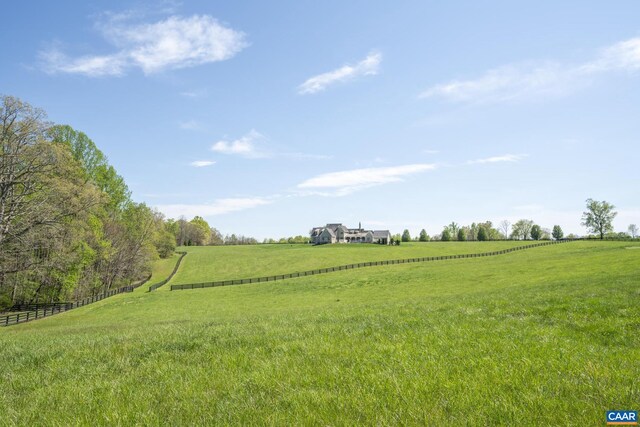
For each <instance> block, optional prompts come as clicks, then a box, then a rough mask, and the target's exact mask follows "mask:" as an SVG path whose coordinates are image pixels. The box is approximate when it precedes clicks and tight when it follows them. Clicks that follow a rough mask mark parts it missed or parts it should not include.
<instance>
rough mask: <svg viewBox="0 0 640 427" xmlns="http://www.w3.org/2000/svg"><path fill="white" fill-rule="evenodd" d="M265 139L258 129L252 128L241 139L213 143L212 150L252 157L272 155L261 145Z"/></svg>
mask: <svg viewBox="0 0 640 427" xmlns="http://www.w3.org/2000/svg"><path fill="white" fill-rule="evenodd" d="M264 140H265V137H264V135H262V134H261V133H260V132H258V131H256V130H251V131H250V132H249V133H248V134H246V135H244V136H243V137H241V138H239V139H236V140H233V141H226V140H221V141H218V142H216V143H215V144H213V146H212V147H211V150H212V151H215V152H217V153H222V154H230V155H238V156H242V157H247V158H252V159H256V158H264V157H270V156H271V155H270V154H269V153H267V152H266V151H264V149H263V147H261V146H260V145H261V144H262V142H263V141H264Z"/></svg>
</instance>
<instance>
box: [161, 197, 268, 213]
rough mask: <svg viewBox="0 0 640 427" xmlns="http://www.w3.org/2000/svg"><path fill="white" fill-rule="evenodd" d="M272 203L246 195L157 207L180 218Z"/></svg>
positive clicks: (227, 211)
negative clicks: (201, 202)
mask: <svg viewBox="0 0 640 427" xmlns="http://www.w3.org/2000/svg"><path fill="white" fill-rule="evenodd" d="M270 203H272V200H270V199H267V198H264V197H246V198H230V199H218V200H216V201H215V202H213V203H204V204H173V205H158V206H156V207H157V208H158V210H159V211H160V212H162V213H164V214H165V215H167V217H169V218H178V217H180V216H185V217H187V218H191V217H194V216H196V215H200V216H216V215H224V214H228V213H231V212H238V211H243V210H246V209H252V208H255V207H258V206H263V205H268V204H270Z"/></svg>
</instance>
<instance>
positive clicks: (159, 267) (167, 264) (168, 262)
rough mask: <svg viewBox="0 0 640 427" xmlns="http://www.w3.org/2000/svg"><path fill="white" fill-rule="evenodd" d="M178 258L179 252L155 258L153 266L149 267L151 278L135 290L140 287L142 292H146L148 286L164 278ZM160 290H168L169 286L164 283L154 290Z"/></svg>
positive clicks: (167, 275)
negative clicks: (162, 257) (166, 256)
mask: <svg viewBox="0 0 640 427" xmlns="http://www.w3.org/2000/svg"><path fill="white" fill-rule="evenodd" d="M178 259H180V254H177V253H174V254H173V255H171V256H170V257H168V258H164V259H159V260H156V261H155V262H154V263H153V267H152V269H151V280H149V282H147V283H146V284H145V286H141V287H140V288H138V289H137V290H140V289H142V291H143V292H148V291H149V287H151V286H153V285H155V284H156V283H160V282H162V281H163V280H165V279H166V278H167V277H169V275H171V272H172V271H173V268H174V267H175V266H176V263H177V262H178ZM160 290H169V286H167V285H164V286H161V287H159V288H158V289H157V290H156V291H160Z"/></svg>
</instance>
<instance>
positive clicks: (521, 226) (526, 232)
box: [511, 219, 533, 240]
mask: <svg viewBox="0 0 640 427" xmlns="http://www.w3.org/2000/svg"><path fill="white" fill-rule="evenodd" d="M531 227H533V221H532V220H530V219H521V220H518V222H516V223H515V224H513V226H512V227H511V238H512V239H518V240H528V239H529V237H530V236H531Z"/></svg>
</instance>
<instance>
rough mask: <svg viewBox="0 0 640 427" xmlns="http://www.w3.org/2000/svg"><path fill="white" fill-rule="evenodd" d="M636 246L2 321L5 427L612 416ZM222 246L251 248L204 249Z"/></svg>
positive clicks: (629, 339) (628, 366) (373, 271)
mask: <svg viewBox="0 0 640 427" xmlns="http://www.w3.org/2000/svg"><path fill="white" fill-rule="evenodd" d="M500 244H504V246H502V247H510V246H509V245H510V244H511V242H490V243H486V245H496V246H495V247H496V248H500V247H501V246H500ZM520 244H522V243H521V242H520ZM484 245H485V244H483V245H479V244H478V245H476V244H474V243H465V244H462V243H460V244H457V243H449V244H446V245H445V244H442V245H439V247H440V248H447V247H449V246H461V247H462V248H463V249H464V250H465V251H466V252H475V251H476V250H477V248H482V247H484ZM336 246H338V245H333V248H336ZM339 246H345V245H339ZM430 246H431V245H424V244H415V245H410V244H403V245H402V247H400V248H382V249H387V252H388V251H394V250H405V248H409V247H411V248H412V249H413V250H416V251H420V250H423V249H422V248H424V247H427V248H428V247H430ZM629 246H638V244H637V243H636V242H620V243H618V242H599V241H598V242H574V243H567V244H561V245H554V246H548V247H543V248H536V249H531V250H528V251H525V252H515V253H512V254H508V255H504V256H498V257H491V258H472V259H464V260H455V261H450V262H449V261H442V262H433V263H424V264H404V265H395V266H388V267H374V268H367V269H360V270H352V271H343V272H338V273H332V274H329V275H324V276H314V277H305V278H299V279H292V280H289V281H286V282H272V283H260V284H254V285H242V286H228V287H221V288H210V289H203V290H200V289H199V290H194V291H181V292H169V291H165V292H160V291H158V292H154V293H146V292H144V289H139V290H137V291H136V292H134V293H132V294H123V295H119V296H115V297H113V298H110V299H107V300H105V301H101V302H98V303H96V304H92V305H90V306H87V307H84V308H79V309H77V310H73V311H70V312H68V313H65V314H63V315H59V316H54V317H52V318H50V319H48V320H43V321H37V322H29V323H26V324H23V325H19V326H14V327H10V328H0V348H2V352H3V357H4V363H2V364H1V365H0V378H2V379H3V388H2V393H0V413H1V414H2V417H3V418H2V419H3V423H5V424H8V425H34V424H36V425H37V424H42V420H46V421H45V423H46V424H50V425H98V426H100V425H114V424H115V425H165V424H166V425H227V424H228V425H255V424H277V425H298V424H321V425H393V424H398V420H402V422H401V424H408V425H424V424H429V423H435V424H443V425H467V424H474V425H475V424H477V425H512V424H514V420H517V422H516V423H515V424H517V425H524V426H528V425H598V424H602V423H603V417H604V410H603V408H616V407H622V408H633V407H635V406H634V405H637V402H638V399H637V386H636V384H635V383H634V381H633V379H634V378H638V377H639V376H640V365H639V364H638V363H637V361H638V360H640V336H639V335H638V334H637V329H636V328H635V327H634V325H637V324H638V322H639V321H640V308H639V307H638V304H637V288H638V287H637V277H638V274H639V270H638V263H637V262H636V261H637V256H638V255H637V253H636V252H637V251H638V250H627V249H625V247H629ZM250 248H251V249H256V250H257V248H262V250H263V251H266V252H269V251H271V250H272V248H273V250H274V251H278V250H279V249H280V250H281V249H282V248H281V247H279V246H254V247H250ZM333 248H330V247H328V246H326V247H324V248H323V250H324V249H333ZM211 249H223V250H230V251H234V250H236V249H238V247H224V248H204V247H193V248H190V250H194V251H199V250H211ZM244 249H246V248H244ZM407 250H408V249H407ZM338 251H339V252H340V250H338ZM222 252H223V251H222ZM191 255H192V254H189V255H187V256H186V258H185V259H184V260H185V261H186V260H188V258H189V257H190V256H191ZM415 256H419V255H418V254H417V253H416V255H415ZM531 266H536V267H537V268H531ZM182 268H183V267H181V269H182ZM425 284H428V286H427V285H425ZM162 289H164V288H161V290H162ZM470 342H473V345H469V343H470ZM71 343H72V344H71ZM630 379H632V380H630ZM42 384H47V385H48V386H47V387H43V386H41V385H42ZM399 396H402V398H399ZM488 397H490V398H488ZM434 420H435V421H434Z"/></svg>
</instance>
